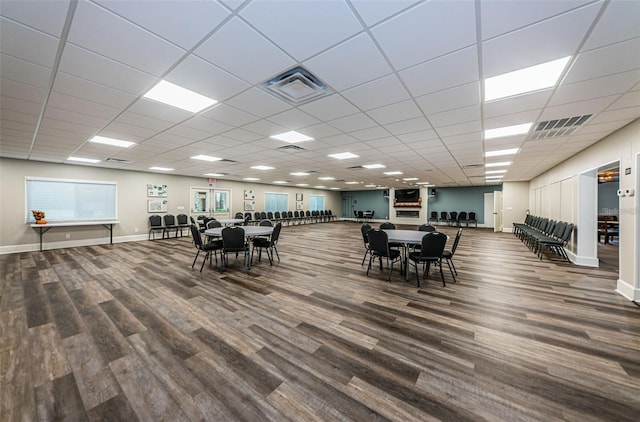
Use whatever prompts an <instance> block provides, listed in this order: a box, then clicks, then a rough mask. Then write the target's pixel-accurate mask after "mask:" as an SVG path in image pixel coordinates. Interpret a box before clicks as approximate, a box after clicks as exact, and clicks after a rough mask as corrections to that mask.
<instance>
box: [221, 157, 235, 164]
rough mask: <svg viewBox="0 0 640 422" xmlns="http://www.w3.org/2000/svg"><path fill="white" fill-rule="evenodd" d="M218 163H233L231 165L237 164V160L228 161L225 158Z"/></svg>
mask: <svg viewBox="0 0 640 422" xmlns="http://www.w3.org/2000/svg"><path fill="white" fill-rule="evenodd" d="M217 162H218V163H231V164H233V163H237V161H235V160H229V159H226V158H223V159H222V160H219V161H217Z"/></svg>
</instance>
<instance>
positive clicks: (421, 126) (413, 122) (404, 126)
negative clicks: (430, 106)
mask: <svg viewBox="0 0 640 422" xmlns="http://www.w3.org/2000/svg"><path fill="white" fill-rule="evenodd" d="M385 128H386V129H387V130H388V131H389V132H391V133H392V134H393V135H404V134H406V133H411V132H418V131H422V130H429V129H431V125H430V124H429V122H427V119H425V118H424V117H416V118H415V119H408V120H404V121H402V122H395V123H390V124H388V125H385Z"/></svg>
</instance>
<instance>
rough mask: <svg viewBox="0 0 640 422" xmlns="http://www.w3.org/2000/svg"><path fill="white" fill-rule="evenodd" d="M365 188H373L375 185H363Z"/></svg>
mask: <svg viewBox="0 0 640 422" xmlns="http://www.w3.org/2000/svg"><path fill="white" fill-rule="evenodd" d="M364 187H365V188H375V187H376V185H364Z"/></svg>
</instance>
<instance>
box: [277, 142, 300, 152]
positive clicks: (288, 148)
mask: <svg viewBox="0 0 640 422" xmlns="http://www.w3.org/2000/svg"><path fill="white" fill-rule="evenodd" d="M277 149H278V151H284V152H298V151H305V149H304V148H302V147H299V146H298V145H293V144H289V145H285V146H282V147H278V148H277Z"/></svg>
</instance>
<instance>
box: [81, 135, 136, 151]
mask: <svg viewBox="0 0 640 422" xmlns="http://www.w3.org/2000/svg"><path fill="white" fill-rule="evenodd" d="M89 142H91V143H94V144H103V145H110V146H113V147H120V148H129V147H130V146H131V145H135V144H136V143H135V142H130V141H124V140H122V139H115V138H107V137H105V136H94V137H93V138H91V139H89Z"/></svg>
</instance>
